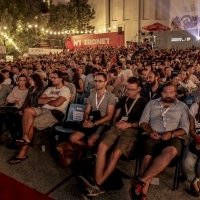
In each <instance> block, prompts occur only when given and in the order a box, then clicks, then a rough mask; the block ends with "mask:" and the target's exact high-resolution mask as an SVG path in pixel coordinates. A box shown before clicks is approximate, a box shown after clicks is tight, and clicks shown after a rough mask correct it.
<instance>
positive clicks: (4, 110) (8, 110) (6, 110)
mask: <svg viewBox="0 0 200 200" xmlns="http://www.w3.org/2000/svg"><path fill="white" fill-rule="evenodd" d="M16 112H18V108H16V107H14V106H2V107H0V114H3V115H10V114H15V113H16Z"/></svg>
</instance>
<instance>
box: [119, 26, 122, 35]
mask: <svg viewBox="0 0 200 200" xmlns="http://www.w3.org/2000/svg"><path fill="white" fill-rule="evenodd" d="M118 34H119V35H121V34H122V27H121V26H118Z"/></svg>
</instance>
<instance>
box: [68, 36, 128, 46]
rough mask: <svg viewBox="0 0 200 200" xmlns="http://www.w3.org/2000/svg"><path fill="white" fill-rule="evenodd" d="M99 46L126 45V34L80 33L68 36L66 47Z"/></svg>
mask: <svg viewBox="0 0 200 200" xmlns="http://www.w3.org/2000/svg"><path fill="white" fill-rule="evenodd" d="M97 46H124V34H118V33H117V32H114V33H102V34H90V35H78V36H71V37H68V39H67V40H66V48H68V49H73V48H81V47H97Z"/></svg>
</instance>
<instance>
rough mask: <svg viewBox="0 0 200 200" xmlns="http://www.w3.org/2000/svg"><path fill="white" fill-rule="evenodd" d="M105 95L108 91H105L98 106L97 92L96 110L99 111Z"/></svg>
mask: <svg viewBox="0 0 200 200" xmlns="http://www.w3.org/2000/svg"><path fill="white" fill-rule="evenodd" d="M105 94H106V90H105V93H104V95H103V96H102V97H101V99H100V101H99V104H98V101H97V92H96V109H97V110H99V106H100V104H101V102H102V101H103V99H104V97H105Z"/></svg>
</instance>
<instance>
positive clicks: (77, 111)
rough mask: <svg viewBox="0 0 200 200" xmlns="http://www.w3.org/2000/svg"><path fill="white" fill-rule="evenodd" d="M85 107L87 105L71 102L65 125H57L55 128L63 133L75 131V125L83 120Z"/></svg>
mask: <svg viewBox="0 0 200 200" xmlns="http://www.w3.org/2000/svg"><path fill="white" fill-rule="evenodd" d="M85 107H86V105H82V104H73V103H72V104H70V107H69V110H68V114H67V118H66V120H65V121H64V123H63V125H61V126H56V127H55V130H56V131H58V132H61V133H68V134H71V133H73V132H74V129H73V127H75V126H76V124H78V123H80V122H81V121H82V120H83V113H84V110H85Z"/></svg>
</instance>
